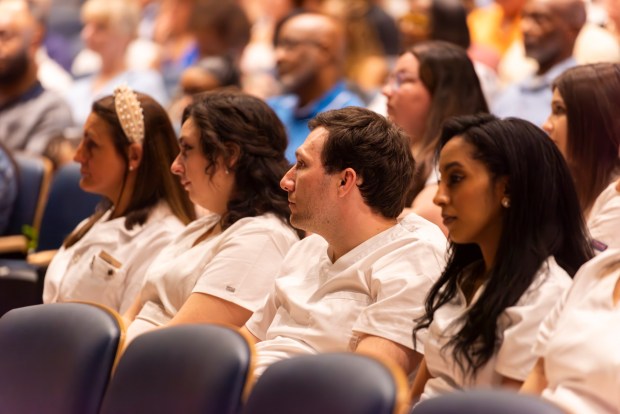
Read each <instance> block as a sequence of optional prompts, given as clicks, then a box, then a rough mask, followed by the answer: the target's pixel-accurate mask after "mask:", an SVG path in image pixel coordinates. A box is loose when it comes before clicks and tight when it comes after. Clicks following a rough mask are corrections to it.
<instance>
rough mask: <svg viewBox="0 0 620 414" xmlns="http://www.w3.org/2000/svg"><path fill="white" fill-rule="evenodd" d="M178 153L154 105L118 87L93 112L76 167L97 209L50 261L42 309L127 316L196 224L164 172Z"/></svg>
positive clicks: (178, 188)
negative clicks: (171, 249) (82, 306)
mask: <svg viewBox="0 0 620 414" xmlns="http://www.w3.org/2000/svg"><path fill="white" fill-rule="evenodd" d="M177 152H178V147H177V144H176V136H175V133H174V130H173V128H172V124H171V123H170V120H169V118H168V116H167V114H166V111H165V110H164V108H162V107H161V105H159V104H158V103H157V102H156V101H155V100H153V98H151V97H149V96H147V95H143V94H139V93H135V92H133V91H132V90H131V89H129V88H128V87H126V86H123V87H119V88H117V89H116V90H115V93H114V96H106V97H104V98H102V99H99V100H98V101H96V102H95V103H94V104H93V106H92V112H91V114H90V115H89V117H88V119H87V121H86V124H85V125H84V137H83V138H82V141H81V143H80V145H79V147H78V148H77V152H76V154H75V158H74V159H75V161H77V162H79V163H80V165H81V169H80V172H81V174H82V178H81V180H80V187H82V189H84V190H85V191H88V192H92V193H96V194H100V195H101V196H103V201H102V202H101V204H100V205H99V207H98V209H97V211H96V212H95V214H93V215H92V216H91V217H90V218H88V219H86V220H85V221H84V222H82V223H80V224H79V225H78V227H77V228H76V229H75V230H74V231H73V232H72V233H71V234H70V235H69V236H68V237H67V239H66V240H65V242H64V244H63V246H62V248H61V249H60V250H59V251H58V252H57V253H56V255H55V256H54V258H53V260H52V262H51V263H50V265H49V267H48V270H47V274H46V277H45V284H44V291H43V301H44V302H46V303H48V302H63V301H69V300H86V301H92V302H97V303H101V304H104V305H107V306H109V307H111V308H113V309H115V310H117V311H119V312H124V311H126V310H127V308H129V306H130V305H131V303H132V301H133V299H134V297H135V296H136V294H137V293H138V291H139V289H140V286H141V284H142V281H143V278H144V274H145V273H146V269H147V267H148V265H149V264H150V263H151V261H152V259H153V258H154V257H155V256H156V254H157V253H158V252H159V251H160V250H161V249H162V248H163V247H164V246H165V245H166V244H167V243H168V242H169V241H170V240H171V239H172V237H173V236H174V235H176V233H178V232H179V231H181V230H182V229H183V226H184V225H185V224H188V223H189V222H190V221H191V220H193V219H194V218H195V212H194V207H193V205H192V203H191V202H190V200H189V199H188V197H187V195H186V194H185V193H184V192H183V189H182V188H181V186H180V185H179V183H178V182H177V180H175V179H174V177H173V176H172V174H170V172H169V171H168V166H169V165H170V163H171V162H172V161H173V159H174V155H175V154H176V153H177Z"/></svg>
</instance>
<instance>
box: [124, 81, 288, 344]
mask: <svg viewBox="0 0 620 414" xmlns="http://www.w3.org/2000/svg"><path fill="white" fill-rule="evenodd" d="M179 143H180V146H181V152H180V154H179V155H178V156H177V158H176V159H175V160H174V163H172V166H171V170H172V172H173V173H174V174H176V175H177V176H178V177H179V180H180V181H181V184H182V185H183V186H184V187H185V190H186V191H187V192H188V194H189V197H190V199H191V200H192V201H193V202H194V203H195V204H197V205H199V206H201V207H203V208H204V209H206V210H208V211H209V212H210V213H209V214H207V215H206V216H204V217H202V218H200V219H198V220H196V221H195V222H194V223H191V224H190V225H189V226H187V228H186V229H185V231H184V232H183V233H181V234H180V235H179V236H178V237H177V238H176V239H175V240H174V241H173V242H172V243H171V244H170V245H169V246H168V247H166V248H165V249H164V250H163V251H162V252H161V253H160V254H159V256H158V257H157V258H156V259H155V260H154V262H153V264H152V265H151V267H150V268H149V270H148V272H147V275H146V280H145V282H144V285H143V287H142V290H141V292H140V294H139V296H138V297H137V298H136V301H135V302H134V305H133V306H132V307H131V309H129V311H128V312H126V313H125V315H124V317H125V318H126V321H127V322H128V323H129V324H130V325H129V328H128V330H127V339H128V341H129V340H131V339H132V338H134V337H135V336H136V335H139V334H140V333H142V332H144V331H148V330H151V329H155V328H158V327H161V326H165V325H171V324H182V323H224V324H229V325H235V326H239V327H241V326H243V324H244V323H245V322H246V320H247V319H248V318H249V317H250V316H251V315H252V313H253V312H254V311H255V310H256V309H257V308H258V307H260V306H262V304H263V303H264V302H265V300H266V298H267V295H268V294H269V292H270V291H271V289H272V286H273V281H274V279H275V276H276V273H277V271H278V269H279V267H280V264H281V263H282V260H283V259H284V256H285V255H286V253H287V251H288V249H289V247H291V245H292V244H293V243H295V242H296V241H297V240H298V236H297V234H296V232H295V231H294V230H293V228H292V227H291V226H290V225H289V222H288V218H289V208H288V200H287V194H286V193H285V192H284V191H282V190H281V189H280V184H279V183H280V179H281V178H282V176H283V175H284V173H285V172H286V171H287V170H288V167H289V164H288V162H287V160H286V158H285V156H284V152H285V150H286V147H287V139H286V132H285V130H284V127H283V125H282V123H281V122H280V120H279V119H278V117H277V115H276V114H275V113H274V112H273V110H271V109H270V108H269V106H268V105H267V104H266V103H265V102H263V101H262V100H260V99H258V98H255V97H252V96H250V95H248V94H245V93H241V92H234V91H226V90H222V91H219V92H208V93H205V94H202V95H197V96H196V97H195V98H194V101H193V103H192V104H190V105H189V106H188V107H187V108H186V109H185V111H184V113H183V126H182V128H181V137H180V139H179Z"/></svg>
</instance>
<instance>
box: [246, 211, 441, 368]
mask: <svg viewBox="0 0 620 414" xmlns="http://www.w3.org/2000/svg"><path fill="white" fill-rule="evenodd" d="M446 245H447V242H446V238H445V237H444V235H443V233H442V232H441V230H439V228H438V227H437V226H435V225H434V224H432V223H430V222H428V221H426V220H424V219H423V218H421V217H419V216H417V215H415V214H410V215H408V216H406V217H405V218H404V219H402V220H400V221H399V223H398V224H396V225H395V226H393V227H391V228H390V229H387V230H385V231H383V232H381V233H379V234H377V235H375V236H374V237H372V238H370V239H368V240H366V241H365V242H363V243H362V244H360V245H359V246H357V247H355V248H354V249H353V250H351V251H349V252H348V253H346V254H345V255H344V256H342V257H340V258H339V259H338V260H336V262H334V263H332V261H331V259H330V258H329V255H328V254H327V248H328V243H327V241H325V239H323V238H322V237H320V236H318V235H312V236H309V237H306V238H305V239H304V240H302V241H300V242H299V243H297V244H296V245H295V246H293V248H292V249H291V251H290V252H289V254H288V255H287V256H286V259H285V260H284V264H283V266H282V270H281V272H280V276H278V278H277V279H276V283H275V290H274V291H273V292H272V293H271V295H270V297H269V299H268V300H267V303H266V304H265V306H264V307H263V308H261V309H260V310H258V311H256V312H255V313H254V315H253V316H252V317H251V318H250V320H249V321H248V322H247V323H246V327H247V328H248V330H249V331H250V332H251V333H252V334H253V335H254V336H256V337H257V338H259V339H260V340H261V342H259V343H257V344H256V353H257V358H256V365H255V374H256V375H260V374H261V373H262V372H263V371H264V369H265V368H266V367H267V366H268V365H270V364H271V363H273V362H275V361H278V360H281V359H285V358H290V357H292V356H294V355H298V354H316V353H319V352H330V351H331V352H336V351H339V352H343V351H352V350H355V348H356V346H357V343H358V342H359V340H360V337H361V336H363V335H372V336H377V337H381V338H384V339H388V340H390V341H392V342H394V343H397V344H400V345H402V346H405V347H407V348H409V349H413V339H412V331H413V327H414V325H415V324H414V319H416V318H417V317H419V316H421V315H422V314H423V312H424V298H425V297H426V293H427V292H428V290H429V289H430V287H431V286H432V285H433V283H434V282H435V280H437V278H438V277H439V275H440V274H441V271H442V269H443V267H444V265H445V259H444V256H445V249H446ZM423 336H424V333H420V336H419V337H418V339H419V340H418V348H417V351H418V352H420V353H423V352H424V347H423V342H424V341H423Z"/></svg>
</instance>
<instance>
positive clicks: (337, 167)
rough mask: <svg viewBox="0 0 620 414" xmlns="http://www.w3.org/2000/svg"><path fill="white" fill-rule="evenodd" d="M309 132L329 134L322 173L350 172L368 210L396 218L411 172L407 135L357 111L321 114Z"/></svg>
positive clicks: (383, 120)
mask: <svg viewBox="0 0 620 414" xmlns="http://www.w3.org/2000/svg"><path fill="white" fill-rule="evenodd" d="M308 126H309V128H310V130H313V129H315V128H318V127H323V128H325V129H326V130H327V132H328V136H327V139H326V140H325V144H324V146H323V150H322V153H321V161H322V163H323V168H325V171H326V172H327V173H328V174H333V173H336V172H340V171H342V170H344V169H345V168H352V169H354V170H355V172H356V173H357V175H358V176H360V177H361V178H362V184H361V185H360V186H359V190H360V193H361V194H362V197H363V198H364V201H365V202H366V204H367V205H368V206H369V207H370V208H372V209H373V211H375V212H376V213H379V214H381V215H383V216H384V217H387V218H396V217H398V215H399V214H400V213H401V212H402V211H403V209H404V207H405V202H406V201H407V194H409V193H410V191H411V188H412V187H413V174H414V170H415V161H414V160H413V155H412V154H411V150H410V149H409V139H408V138H407V135H406V134H405V132H404V131H403V130H401V129H400V128H398V127H397V126H396V125H395V124H393V123H392V122H391V121H389V120H388V119H386V118H385V117H383V116H381V115H378V114H376V113H375V112H373V111H370V110H368V109H364V108H359V107H355V106H350V107H346V108H343V109H337V110H332V111H326V112H323V113H321V114H319V115H317V117H316V118H314V119H313V120H311V121H310V122H309V123H308Z"/></svg>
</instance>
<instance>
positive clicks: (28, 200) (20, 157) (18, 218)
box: [5, 153, 52, 235]
mask: <svg viewBox="0 0 620 414" xmlns="http://www.w3.org/2000/svg"><path fill="white" fill-rule="evenodd" d="M13 157H14V158H15V163H16V164H17V169H18V171H17V173H18V189H17V198H16V200H15V205H14V207H13V211H12V213H11V218H10V219H9V225H8V227H7V230H6V232H5V235H14V234H22V226H24V225H29V226H32V227H34V228H35V229H36V230H39V226H40V224H41V216H42V215H43V208H44V206H45V200H46V199H47V191H48V188H49V183H50V180H51V177H52V162H51V161H50V160H48V159H47V158H45V157H40V156H36V155H29V154H24V153H15V154H13Z"/></svg>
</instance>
